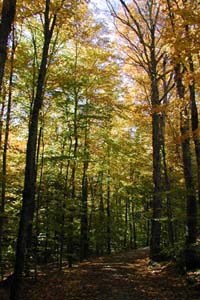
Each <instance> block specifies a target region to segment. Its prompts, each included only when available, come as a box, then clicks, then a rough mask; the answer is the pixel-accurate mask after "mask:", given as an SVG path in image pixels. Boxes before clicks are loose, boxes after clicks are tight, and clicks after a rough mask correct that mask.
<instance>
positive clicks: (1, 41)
mask: <svg viewBox="0 0 200 300" xmlns="http://www.w3.org/2000/svg"><path fill="white" fill-rule="evenodd" d="M15 10H16V0H4V1H3V5H2V11H1V23H0V92H1V89H2V81H3V76H4V69H5V63H6V58H7V44H8V37H9V34H10V32H11V27H12V23H13V22H14V18H15Z"/></svg>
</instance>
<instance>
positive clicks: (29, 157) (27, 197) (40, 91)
mask: <svg viewBox="0 0 200 300" xmlns="http://www.w3.org/2000/svg"><path fill="white" fill-rule="evenodd" d="M49 9H50V0H46V9H45V23H44V45H43V53H42V59H41V64H40V69H39V75H38V82H37V90H36V96H35V99H34V103H33V109H32V114H31V118H30V124H29V133H28V141H27V149H26V165H25V179H24V191H23V202H22V210H21V215H20V224H19V232H18V238H17V246H16V260H15V268H14V277H13V284H12V286H11V293H10V300H18V299H19V297H20V287H21V278H22V274H23V271H24V262H25V255H26V250H27V242H28V234H29V232H30V227H32V222H33V215H34V209H35V185H36V150H37V136H38V121H39V113H40V109H41V107H42V103H43V97H44V86H45V78H46V72H47V59H48V52H49V45H50V42H51V38H52V34H53V30H54V27H55V22H56V15H54V18H53V21H52V23H51V22H50V17H49Z"/></svg>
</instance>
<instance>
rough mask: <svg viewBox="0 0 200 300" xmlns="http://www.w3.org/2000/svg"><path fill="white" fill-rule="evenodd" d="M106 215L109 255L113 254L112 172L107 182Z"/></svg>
mask: <svg viewBox="0 0 200 300" xmlns="http://www.w3.org/2000/svg"><path fill="white" fill-rule="evenodd" d="M106 200H107V201H106V202H107V203H106V213H107V224H106V232H107V254H111V211H110V172H109V175H108V182H107V198H106Z"/></svg>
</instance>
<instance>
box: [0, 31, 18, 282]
mask: <svg viewBox="0 0 200 300" xmlns="http://www.w3.org/2000/svg"><path fill="white" fill-rule="evenodd" d="M14 54H15V40H14V31H13V40H12V54H11V67H10V78H9V91H8V104H7V115H6V128H5V138H4V146H3V162H2V183H1V206H0V265H1V275H2V278H3V265H2V262H3V261H2V259H3V236H4V234H3V231H4V213H5V203H6V183H7V178H6V177H7V150H8V139H9V131H10V114H11V105H12V86H13V69H14Z"/></svg>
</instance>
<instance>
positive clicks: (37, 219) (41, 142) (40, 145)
mask: <svg viewBox="0 0 200 300" xmlns="http://www.w3.org/2000/svg"><path fill="white" fill-rule="evenodd" d="M43 126H44V125H43V124H42V125H41V127H40V130H39V137H38V147H37V155H36V157H37V159H36V162H37V169H38V165H39V156H40V152H41V165H40V172H39V173H40V175H39V184H38V188H37V200H36V216H35V246H34V258H35V279H37V274H38V271H37V266H38V236H39V231H40V229H39V225H40V216H39V211H40V205H41V198H42V181H43V173H44V139H43V129H44V128H43ZM41 148H42V150H41Z"/></svg>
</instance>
